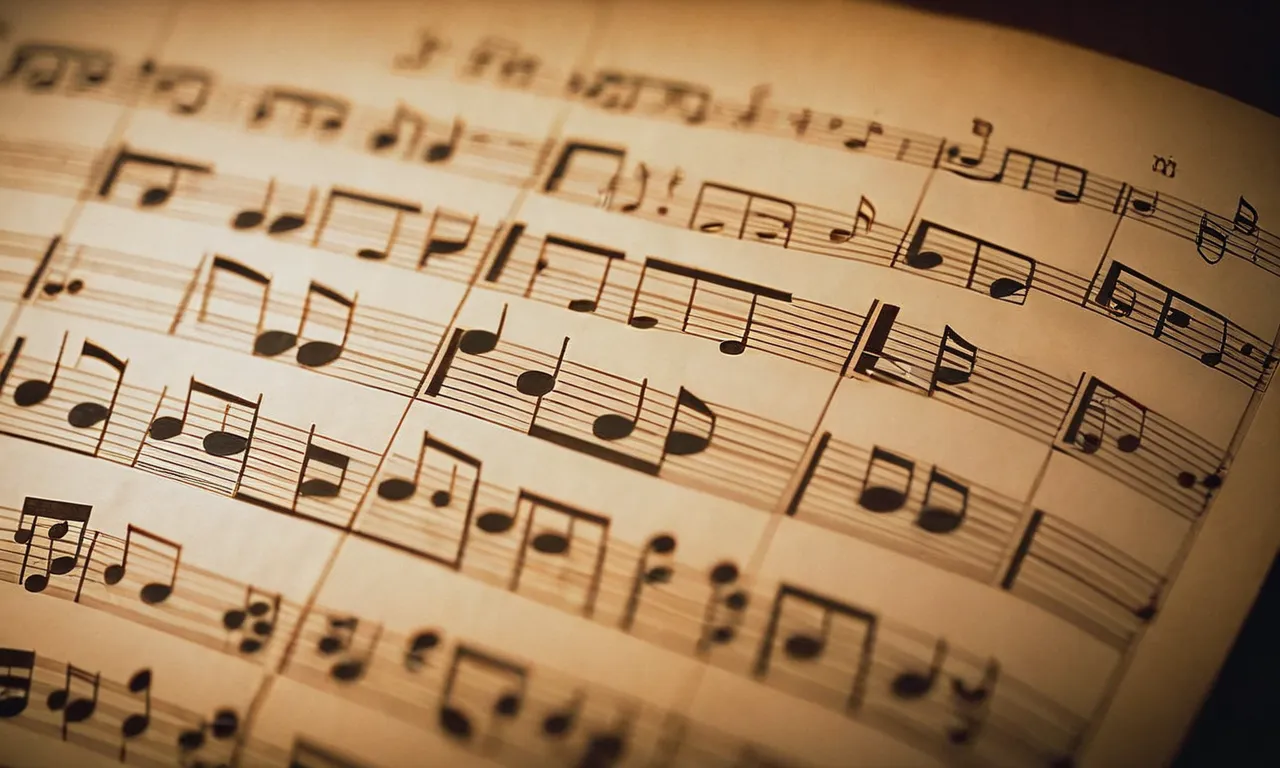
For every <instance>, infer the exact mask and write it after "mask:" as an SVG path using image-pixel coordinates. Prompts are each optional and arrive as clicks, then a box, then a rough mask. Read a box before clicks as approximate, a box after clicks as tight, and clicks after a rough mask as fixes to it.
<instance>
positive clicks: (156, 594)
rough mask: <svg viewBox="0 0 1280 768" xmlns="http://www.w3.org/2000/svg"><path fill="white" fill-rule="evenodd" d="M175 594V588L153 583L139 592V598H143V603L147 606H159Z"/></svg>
mask: <svg viewBox="0 0 1280 768" xmlns="http://www.w3.org/2000/svg"><path fill="white" fill-rule="evenodd" d="M172 594H173V587H171V586H169V585H168V584H160V583H157V582H152V583H151V584H146V585H144V586H143V587H142V589H140V590H138V597H140V598H142V602H144V603H146V604H147V605H157V604H159V603H163V602H164V601H165V600H168V599H169V595H172Z"/></svg>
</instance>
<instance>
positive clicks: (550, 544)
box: [533, 531, 569, 555]
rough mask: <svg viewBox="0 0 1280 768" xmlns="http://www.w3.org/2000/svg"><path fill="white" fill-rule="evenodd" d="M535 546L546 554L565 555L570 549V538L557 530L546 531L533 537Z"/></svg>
mask: <svg viewBox="0 0 1280 768" xmlns="http://www.w3.org/2000/svg"><path fill="white" fill-rule="evenodd" d="M533 548H534V549H535V550H537V551H539V552H541V553H542V554H544V555H563V554H564V553H565V552H568V551H569V539H568V538H566V537H565V536H564V535H563V534H560V533H557V532H555V531H544V532H542V533H540V534H538V535H537V536H534V537H533Z"/></svg>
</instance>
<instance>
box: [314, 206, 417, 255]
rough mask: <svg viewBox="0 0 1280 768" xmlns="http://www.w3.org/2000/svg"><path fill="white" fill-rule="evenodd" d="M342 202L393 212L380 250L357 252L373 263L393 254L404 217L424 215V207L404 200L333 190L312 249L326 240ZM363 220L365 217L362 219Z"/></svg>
mask: <svg viewBox="0 0 1280 768" xmlns="http://www.w3.org/2000/svg"><path fill="white" fill-rule="evenodd" d="M341 200H347V201H350V202H353V203H358V204H360V205H362V206H368V207H372V208H373V209H375V210H377V211H379V212H382V211H391V212H392V219H391V226H390V227H389V228H388V231H387V239H386V241H385V242H384V243H382V244H381V247H379V248H360V249H359V250H357V251H356V256H358V257H360V258H362V259H368V260H371V261H382V260H383V259H385V258H387V256H388V255H390V253H391V249H392V247H394V246H395V243H396V238H397V237H398V236H399V234H400V225H401V223H402V222H403V220H404V215H405V214H406V213H407V214H410V215H414V214H419V213H422V206H420V205H418V204H417V203H410V202H405V201H402V200H393V199H391V198H385V197H374V196H373V195H366V194H364V193H363V192H349V191H347V190H342V189H331V190H330V191H329V196H328V197H327V198H326V199H325V202H324V210H323V211H322V212H321V213H320V223H319V224H318V225H317V226H316V231H315V234H314V235H313V236H312V238H311V247H312V248H315V247H317V246H318V245H319V244H320V242H321V241H322V240H323V239H324V233H325V228H326V227H327V226H328V225H329V220H330V217H331V216H332V214H333V209H334V206H335V205H337V203H338V202H339V201H341ZM362 218H363V217H362Z"/></svg>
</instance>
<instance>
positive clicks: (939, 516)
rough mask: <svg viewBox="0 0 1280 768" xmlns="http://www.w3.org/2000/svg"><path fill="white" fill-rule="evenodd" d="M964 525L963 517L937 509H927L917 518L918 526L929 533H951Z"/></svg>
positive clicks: (948, 510) (950, 511)
mask: <svg viewBox="0 0 1280 768" xmlns="http://www.w3.org/2000/svg"><path fill="white" fill-rule="evenodd" d="M963 523H964V516H963V515H959V514H957V513H956V512H955V511H953V510H950V509H941V508H936V507H925V508H924V509H922V510H920V515H919V517H917V518H916V525H917V526H919V527H920V528H921V529H923V530H925V531H927V532H929V533H951V532H953V531H955V530H956V529H957V528H959V527H960V526H961V524H963Z"/></svg>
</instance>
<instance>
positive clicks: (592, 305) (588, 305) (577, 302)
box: [569, 299, 596, 312]
mask: <svg viewBox="0 0 1280 768" xmlns="http://www.w3.org/2000/svg"><path fill="white" fill-rule="evenodd" d="M569 309H570V310H572V311H574V312H595V311H596V302H595V301H594V300H592V299H573V300H572V301H570V302H569Z"/></svg>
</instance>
